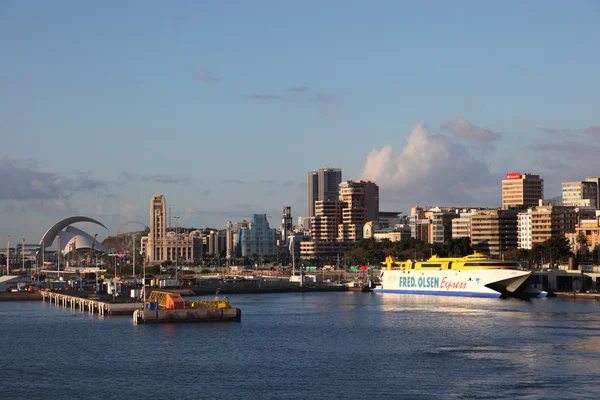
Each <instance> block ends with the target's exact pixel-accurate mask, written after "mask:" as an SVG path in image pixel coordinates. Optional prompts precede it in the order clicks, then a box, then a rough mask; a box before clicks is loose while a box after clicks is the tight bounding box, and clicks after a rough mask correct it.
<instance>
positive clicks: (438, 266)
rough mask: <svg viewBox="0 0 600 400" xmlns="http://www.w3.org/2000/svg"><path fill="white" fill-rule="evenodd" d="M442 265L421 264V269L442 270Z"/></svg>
mask: <svg viewBox="0 0 600 400" xmlns="http://www.w3.org/2000/svg"><path fill="white" fill-rule="evenodd" d="M441 266H442V264H421V268H440V267H441Z"/></svg>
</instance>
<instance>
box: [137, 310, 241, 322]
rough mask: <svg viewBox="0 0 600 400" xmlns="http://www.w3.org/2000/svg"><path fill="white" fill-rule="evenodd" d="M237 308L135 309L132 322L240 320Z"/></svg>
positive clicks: (239, 312) (239, 311)
mask: <svg viewBox="0 0 600 400" xmlns="http://www.w3.org/2000/svg"><path fill="white" fill-rule="evenodd" d="M241 320H242V310H240V309H239V308H215V309H181V310H153V311H149V310H137V311H135V312H134V313H133V323H134V324H136V325H137V324H160V323H173V322H219V321H238V322H239V321H241Z"/></svg>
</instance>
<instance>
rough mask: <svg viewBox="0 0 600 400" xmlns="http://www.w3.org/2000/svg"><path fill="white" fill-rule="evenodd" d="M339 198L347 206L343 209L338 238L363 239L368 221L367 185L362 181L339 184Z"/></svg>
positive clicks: (346, 239)
mask: <svg viewBox="0 0 600 400" xmlns="http://www.w3.org/2000/svg"><path fill="white" fill-rule="evenodd" d="M339 199H340V201H343V202H344V203H345V206H344V208H343V209H342V221H341V223H340V224H339V225H338V240H339V241H356V240H358V239H361V238H362V236H363V226H364V224H365V222H366V209H365V186H364V185H363V184H362V182H355V181H347V182H342V183H340V185H339Z"/></svg>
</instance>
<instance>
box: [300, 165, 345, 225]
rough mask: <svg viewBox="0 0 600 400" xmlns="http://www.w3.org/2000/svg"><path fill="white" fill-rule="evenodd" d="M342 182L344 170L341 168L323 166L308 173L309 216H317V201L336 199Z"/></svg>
mask: <svg viewBox="0 0 600 400" xmlns="http://www.w3.org/2000/svg"><path fill="white" fill-rule="evenodd" d="M341 182H342V170H341V169H339V168H321V169H319V170H318V171H313V172H309V173H308V216H309V217H314V216H315V202H317V201H318V200H336V199H337V198H338V187H339V184H340V183H341Z"/></svg>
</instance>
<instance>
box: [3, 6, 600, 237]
mask: <svg viewBox="0 0 600 400" xmlns="http://www.w3.org/2000/svg"><path fill="white" fill-rule="evenodd" d="M599 17H600V3H598V2H595V1H583V0H581V1H579V0H578V1H573V2H566V1H552V0H550V1H542V0H532V1H527V2H523V1H503V2H487V1H485V2H484V1H455V2H446V1H421V2H412V1H383V0H382V1H372V2H365V1H347V0H344V1H336V0H331V1H327V2H323V1H303V2H287V1H260V0H257V1H252V2H249V1H228V2H218V1H177V2H167V1H161V0H157V1H152V2H148V1H141V0H139V1H136V0H130V1H114V0H107V1H103V2H92V1H75V0H71V1H61V0H56V1H52V2H48V1H42V0H37V1H28V0H0V55H1V56H0V57H1V62H0V130H1V132H2V134H1V136H0V238H4V237H6V236H7V235H11V238H13V239H12V240H17V241H20V238H25V240H26V242H27V243H36V242H38V241H39V240H40V238H41V236H42V235H43V233H44V232H45V231H46V230H47V229H48V228H49V227H50V226H51V225H53V224H54V223H55V222H57V221H58V220H60V219H62V218H65V217H68V216H73V215H85V216H89V217H92V218H95V219H97V220H98V221H100V222H102V223H103V224H105V225H106V226H107V228H108V231H104V230H100V231H98V228H97V227H89V229H88V232H89V233H91V234H93V233H98V234H99V237H100V238H102V237H105V236H107V235H111V234H112V235H114V234H115V233H116V231H117V230H118V228H119V227H120V226H121V225H122V224H124V223H125V222H128V221H140V222H142V223H144V224H148V219H149V215H148V209H149V203H150V198H151V196H152V195H153V194H155V193H161V194H164V195H165V197H166V201H167V206H168V207H171V213H172V215H173V216H176V215H178V216H180V219H179V223H180V225H181V226H186V227H196V228H200V227H209V226H210V227H213V228H224V227H225V225H226V223H227V221H228V220H232V221H239V220H242V219H250V218H251V217H252V215H253V214H254V213H264V214H267V215H268V216H269V221H270V223H271V225H272V226H278V225H279V224H280V220H281V218H280V217H281V208H282V206H285V205H289V206H291V207H292V214H293V216H294V219H295V220H296V217H297V216H300V215H306V213H307V203H306V201H307V200H306V197H307V196H306V179H307V172H308V171H311V170H316V169H319V168H322V167H337V168H341V169H342V171H343V172H342V173H343V179H361V178H362V179H371V180H373V181H375V182H376V183H378V184H379V186H380V190H381V194H380V197H381V209H382V210H384V211H399V212H407V211H409V210H410V207H412V206H414V205H416V204H420V205H426V206H435V205H440V206H442V205H444V206H445V205H448V206H449V205H456V206H469V205H480V206H490V207H494V206H499V205H500V181H501V179H502V177H503V176H504V175H505V174H506V173H507V172H514V171H519V172H523V173H524V172H528V173H534V174H539V175H541V176H542V178H544V180H545V190H546V193H545V194H546V197H548V198H550V197H556V196H560V182H562V181H567V180H582V179H584V178H586V177H588V176H598V175H600V162H598V158H597V154H598V152H599V151H600V114H599V113H598V110H599V109H600V107H599V106H600V100H599V99H600V97H599V96H598V93H599V92H600V90H599V89H600V79H599V78H598V71H600V52H599V51H598V45H599V43H600V24H598V20H599ZM82 227H83V228H84V229H86V225H85V224H84V225H83V226H82ZM128 228H132V229H137V226H136V225H135V224H130V225H128V226H127V227H126V228H125V229H128ZM0 246H2V245H0Z"/></svg>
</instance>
